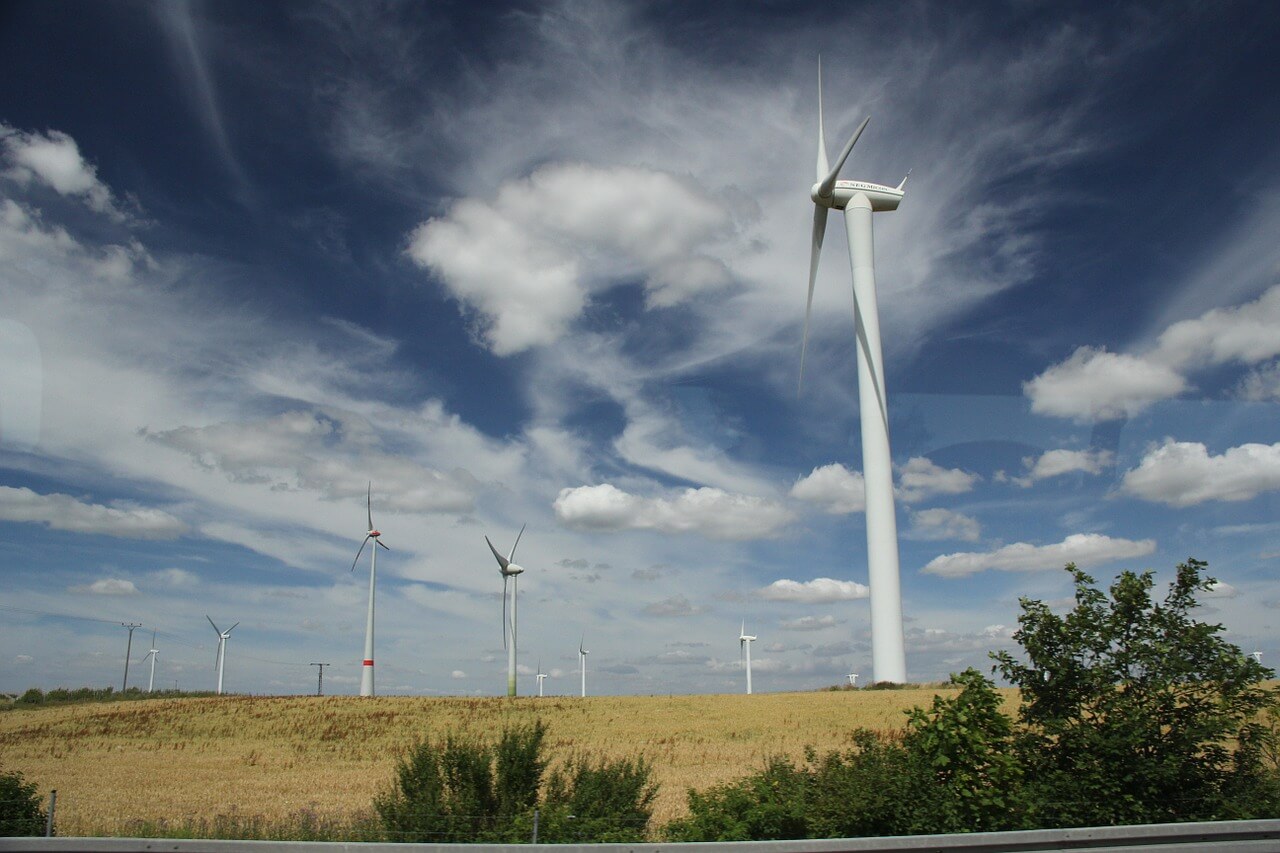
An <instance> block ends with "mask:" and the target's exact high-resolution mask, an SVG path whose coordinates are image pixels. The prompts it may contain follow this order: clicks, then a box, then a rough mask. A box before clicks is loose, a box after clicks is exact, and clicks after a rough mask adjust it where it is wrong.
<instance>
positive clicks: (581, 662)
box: [578, 631, 591, 697]
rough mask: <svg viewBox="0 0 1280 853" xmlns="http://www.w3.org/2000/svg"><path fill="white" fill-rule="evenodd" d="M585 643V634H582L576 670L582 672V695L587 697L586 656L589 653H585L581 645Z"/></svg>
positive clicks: (584, 632)
mask: <svg viewBox="0 0 1280 853" xmlns="http://www.w3.org/2000/svg"><path fill="white" fill-rule="evenodd" d="M586 641H587V632H586V631H583V632H582V639H581V640H579V641H578V669H580V670H582V695H583V696H584V697H585V696H586V695H587V655H589V654H591V652H589V651H587V650H586V649H585V648H584V647H583V644H584V643H586Z"/></svg>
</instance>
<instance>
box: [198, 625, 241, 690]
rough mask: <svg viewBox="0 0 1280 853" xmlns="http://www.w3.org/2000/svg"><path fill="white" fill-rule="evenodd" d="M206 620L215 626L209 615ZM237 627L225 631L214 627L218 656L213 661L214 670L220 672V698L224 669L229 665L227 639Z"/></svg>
mask: <svg viewBox="0 0 1280 853" xmlns="http://www.w3.org/2000/svg"><path fill="white" fill-rule="evenodd" d="M204 618H206V619H208V620H209V624H210V625H213V619H210V618H209V614H208V613H206V614H205V615H204ZM239 624H240V623H239V622H237V623H236V625H239ZM236 625H232V626H231V627H230V628H228V629H227V630H225V631H223V630H222V629H220V628H219V627H218V626H217V625H213V632H214V633H215V634H217V635H218V654H217V657H215V658H214V660H213V668H214V669H216V670H217V671H218V695H219V696H221V695H222V668H223V667H224V666H226V663H227V638H228V637H230V636H231V632H232V631H234V630H235V629H236Z"/></svg>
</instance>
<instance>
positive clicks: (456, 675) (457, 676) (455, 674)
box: [449, 669, 467, 679]
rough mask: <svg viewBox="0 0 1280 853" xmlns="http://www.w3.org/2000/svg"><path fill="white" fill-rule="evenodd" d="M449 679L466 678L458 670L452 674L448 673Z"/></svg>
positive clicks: (465, 675)
mask: <svg viewBox="0 0 1280 853" xmlns="http://www.w3.org/2000/svg"><path fill="white" fill-rule="evenodd" d="M449 677H450V678H457V679H462V678H466V677H467V674H466V673H465V672H463V671H462V670H460V669H455V670H454V671H453V672H451V673H449Z"/></svg>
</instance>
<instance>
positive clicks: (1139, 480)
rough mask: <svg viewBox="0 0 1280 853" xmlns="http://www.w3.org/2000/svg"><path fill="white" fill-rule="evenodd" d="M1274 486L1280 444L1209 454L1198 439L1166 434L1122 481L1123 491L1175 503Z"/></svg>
mask: <svg viewBox="0 0 1280 853" xmlns="http://www.w3.org/2000/svg"><path fill="white" fill-rule="evenodd" d="M1277 489H1280V443H1276V444H1242V445H1240V446H1239V447H1232V448H1230V449H1228V450H1227V451H1225V452H1224V453H1222V454H1221V455H1220V456H1211V455H1209V450H1208V448H1207V447H1205V446H1204V445H1203V444H1201V443H1200V442H1195V441H1174V440H1173V439H1166V440H1165V443H1164V444H1162V445H1160V446H1159V447H1157V448H1154V449H1153V450H1150V451H1149V452H1148V453H1147V455H1146V456H1144V457H1142V461H1141V462H1140V463H1138V467H1137V468H1134V469H1133V470H1131V471H1128V472H1126V473H1125V475H1124V479H1123V480H1121V482H1120V491H1121V493H1123V494H1127V495H1132V496H1134V497H1137V498H1141V499H1142V500H1146V501H1152V502H1154V503H1162V504H1166V505H1168V506H1174V507H1187V506H1194V505H1195V504H1200V503H1204V502H1205V501H1231V502H1236V501H1247V500H1250V499H1252V498H1254V497H1256V496H1257V495H1259V494H1261V493H1263V492H1271V491H1275V490H1277Z"/></svg>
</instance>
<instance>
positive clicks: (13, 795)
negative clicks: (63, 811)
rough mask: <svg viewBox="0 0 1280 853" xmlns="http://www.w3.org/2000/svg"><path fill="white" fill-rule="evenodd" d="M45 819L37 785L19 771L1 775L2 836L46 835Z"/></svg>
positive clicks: (0, 818)
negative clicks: (23, 777)
mask: <svg viewBox="0 0 1280 853" xmlns="http://www.w3.org/2000/svg"><path fill="white" fill-rule="evenodd" d="M28 692H29V691H28ZM45 819H46V818H45V811H44V809H43V808H41V798H40V793H39V791H38V790H37V789H36V786H35V784H33V783H30V782H24V781H23V779H22V774H21V773H19V772H17V771H12V772H7V773H0V835H44V830H45Z"/></svg>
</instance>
